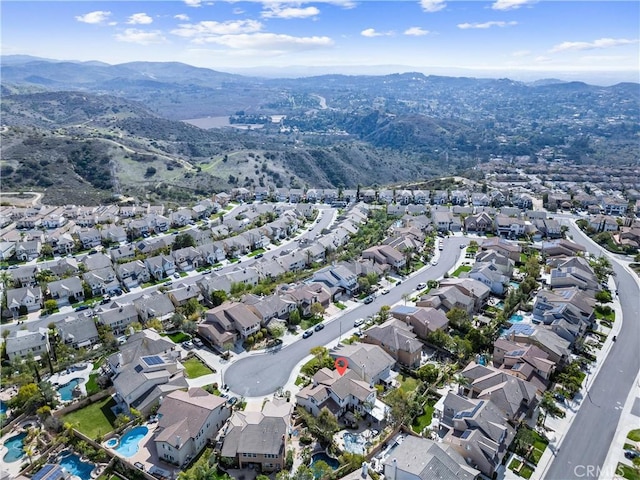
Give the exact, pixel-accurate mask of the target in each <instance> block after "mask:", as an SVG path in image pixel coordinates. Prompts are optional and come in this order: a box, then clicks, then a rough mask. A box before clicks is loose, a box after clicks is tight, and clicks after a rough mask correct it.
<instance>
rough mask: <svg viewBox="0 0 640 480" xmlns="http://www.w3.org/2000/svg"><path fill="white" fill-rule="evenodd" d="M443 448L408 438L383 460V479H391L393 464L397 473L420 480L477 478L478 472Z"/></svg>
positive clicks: (427, 441) (470, 479) (452, 452)
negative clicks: (413, 476)
mask: <svg viewBox="0 0 640 480" xmlns="http://www.w3.org/2000/svg"><path fill="white" fill-rule="evenodd" d="M445 448H446V447H444V446H440V445H438V444H437V443H436V442H434V441H433V440H430V439H427V438H422V437H414V436H412V435H408V436H407V437H406V438H405V439H404V441H403V442H402V443H401V444H399V445H397V446H396V447H395V448H394V449H393V452H392V454H391V455H390V456H389V457H387V459H386V460H385V462H384V465H385V477H389V478H393V477H392V476H391V469H392V468H393V467H394V464H396V465H397V468H398V470H399V471H402V472H407V473H409V474H412V475H415V476H416V477H419V478H420V479H421V480H460V479H468V480H472V479H474V478H476V477H477V475H478V474H479V472H478V471H477V470H475V469H473V468H471V467H469V466H467V464H466V462H465V461H464V458H462V457H461V456H460V455H459V454H458V453H456V452H455V451H453V450H452V449H449V448H447V449H446V450H447V451H445ZM396 478H400V475H396Z"/></svg>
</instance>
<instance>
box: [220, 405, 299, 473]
mask: <svg viewBox="0 0 640 480" xmlns="http://www.w3.org/2000/svg"><path fill="white" fill-rule="evenodd" d="M292 413H293V403H291V402H287V401H286V400H285V399H284V398H274V399H272V400H266V401H265V403H264V404H263V405H262V410H261V411H259V412H249V411H241V410H238V411H236V412H234V413H233V415H232V416H231V418H230V419H229V421H228V423H227V425H226V426H225V428H224V429H223V433H222V435H221V438H220V441H221V442H222V449H221V451H220V456H222V457H226V458H228V459H234V460H235V463H237V466H238V467H239V468H256V469H258V470H259V471H261V472H263V473H269V472H278V471H280V470H283V469H284V468H285V462H286V456H287V451H288V450H289V442H290V440H289V432H290V429H291V415H292Z"/></svg>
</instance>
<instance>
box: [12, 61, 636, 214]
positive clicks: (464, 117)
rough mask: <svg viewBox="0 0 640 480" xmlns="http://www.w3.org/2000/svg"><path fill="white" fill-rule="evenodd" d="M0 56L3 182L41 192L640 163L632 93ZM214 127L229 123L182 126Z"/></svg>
mask: <svg viewBox="0 0 640 480" xmlns="http://www.w3.org/2000/svg"><path fill="white" fill-rule="evenodd" d="M0 61H1V62H2V80H1V84H0V87H1V94H2V104H1V106H0V107H1V109H2V110H1V112H2V122H3V124H4V125H5V126H6V127H7V128H6V129H5V130H4V131H3V132H2V138H1V139H2V145H1V147H0V148H1V149H2V151H1V153H2V163H0V166H1V168H2V173H3V188H4V187H5V186H8V185H11V186H12V187H13V188H16V189H19V188H23V187H24V188H26V187H29V188H33V187H38V186H40V187H42V188H46V189H47V192H48V193H47V195H48V196H49V197H52V198H53V197H56V196H57V197H59V198H64V195H61V194H60V192H69V191H70V192H71V193H70V195H75V196H78V195H79V193H78V192H81V191H85V190H86V192H87V193H86V195H94V196H95V197H96V198H100V199H104V198H105V197H108V196H109V195H113V194H120V193H122V194H127V195H135V196H139V197H140V198H144V199H145V200H151V201H155V200H174V201H176V202H180V201H185V200H186V199H190V198H195V197H196V196H198V195H204V194H207V193H209V192H211V191H216V190H222V189H228V188H231V187H235V186H245V187H248V188H252V187H255V186H259V185H260V186H262V185H264V186H270V187H305V186H308V187H311V186H316V187H355V186H357V185H372V184H378V185H385V184H390V183H393V184H397V183H401V182H404V181H409V180H411V181H415V180H416V179H420V180H425V179H429V178H431V177H434V176H440V175H443V174H457V173H459V172H463V171H468V170H469V169H472V168H473V167H474V166H476V165H477V164H478V163H479V162H483V161H487V160H489V159H491V158H494V157H496V156H500V157H503V158H514V157H516V156H519V157H522V158H530V159H531V161H536V156H537V155H538V154H539V152H543V151H544V152H545V155H549V152H553V155H557V156H558V157H559V158H563V159H565V161H570V162H579V163H596V164H603V165H607V164H615V163H625V162H630V161H637V159H638V158H640V147H639V146H638V143H637V136H638V135H639V134H640V88H639V87H640V86H639V85H638V84H637V83H621V84H617V85H613V86H610V87H602V86H595V85H589V84H587V83H583V82H576V81H571V82H568V81H561V80H556V79H545V80H540V81H537V82H533V83H525V82H522V81H515V80H512V79H509V78H473V77H469V76H461V77H446V76H442V75H427V74H424V73H421V72H410V71H409V72H403V73H392V74H385V75H342V74H325V75H320V76H316V77H303V78H260V77H248V76H242V75H237V74H231V73H225V72H219V71H215V70H211V69H206V68H198V67H193V66H190V65H187V64H184V63H179V62H170V63H159V62H130V63H125V64H120V65H107V64H104V63H101V62H74V61H55V60H50V59H39V58H34V57H28V56H5V57H2V58H1V59H0ZM207 117H231V119H232V120H233V121H232V124H233V126H234V127H235V128H230V127H226V128H220V129H212V130H203V129H200V128H197V127H194V126H193V125H188V124H186V123H183V122H181V121H179V120H184V119H205V120H206V118H207ZM225 120H226V118H225ZM223 123H227V122H223ZM216 124H220V122H216ZM78 149H79V150H78ZM76 151H80V152H81V153H82V155H80V154H78V153H73V152H76ZM49 159H55V162H54V163H52V162H51V161H50V160H49ZM34 162H35V163H34ZM56 162H57V163H58V164H59V165H60V169H59V170H60V172H67V173H69V176H68V178H69V179H71V180H70V181H69V182H67V181H66V180H65V178H66V177H65V175H59V174H58V172H57V171H54V166H55V165H56ZM96 162H97V163H96ZM36 165H39V167H38V168H37V169H35V167H36ZM25 169H26V170H25ZM29 171H31V172H32V173H29ZM34 172H35V173H34ZM94 172H100V177H99V178H98V177H95V176H94V175H93V174H94ZM36 173H37V175H36ZM27 174H29V175H27ZM83 188H84V189H85V190H83Z"/></svg>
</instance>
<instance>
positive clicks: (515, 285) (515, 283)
mask: <svg viewBox="0 0 640 480" xmlns="http://www.w3.org/2000/svg"><path fill="white" fill-rule="evenodd" d="M509 286H510V287H511V288H513V289H514V290H517V289H518V288H520V282H514V281H511V282H509Z"/></svg>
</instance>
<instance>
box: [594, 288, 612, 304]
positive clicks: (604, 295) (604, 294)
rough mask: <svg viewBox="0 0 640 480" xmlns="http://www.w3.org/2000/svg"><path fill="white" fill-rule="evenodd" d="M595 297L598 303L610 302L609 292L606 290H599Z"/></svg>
mask: <svg viewBox="0 0 640 480" xmlns="http://www.w3.org/2000/svg"><path fill="white" fill-rule="evenodd" d="M595 297H596V300H597V301H599V302H600V303H609V302H611V292H609V291H608V290H600V291H599V292H598V293H596V295H595Z"/></svg>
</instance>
